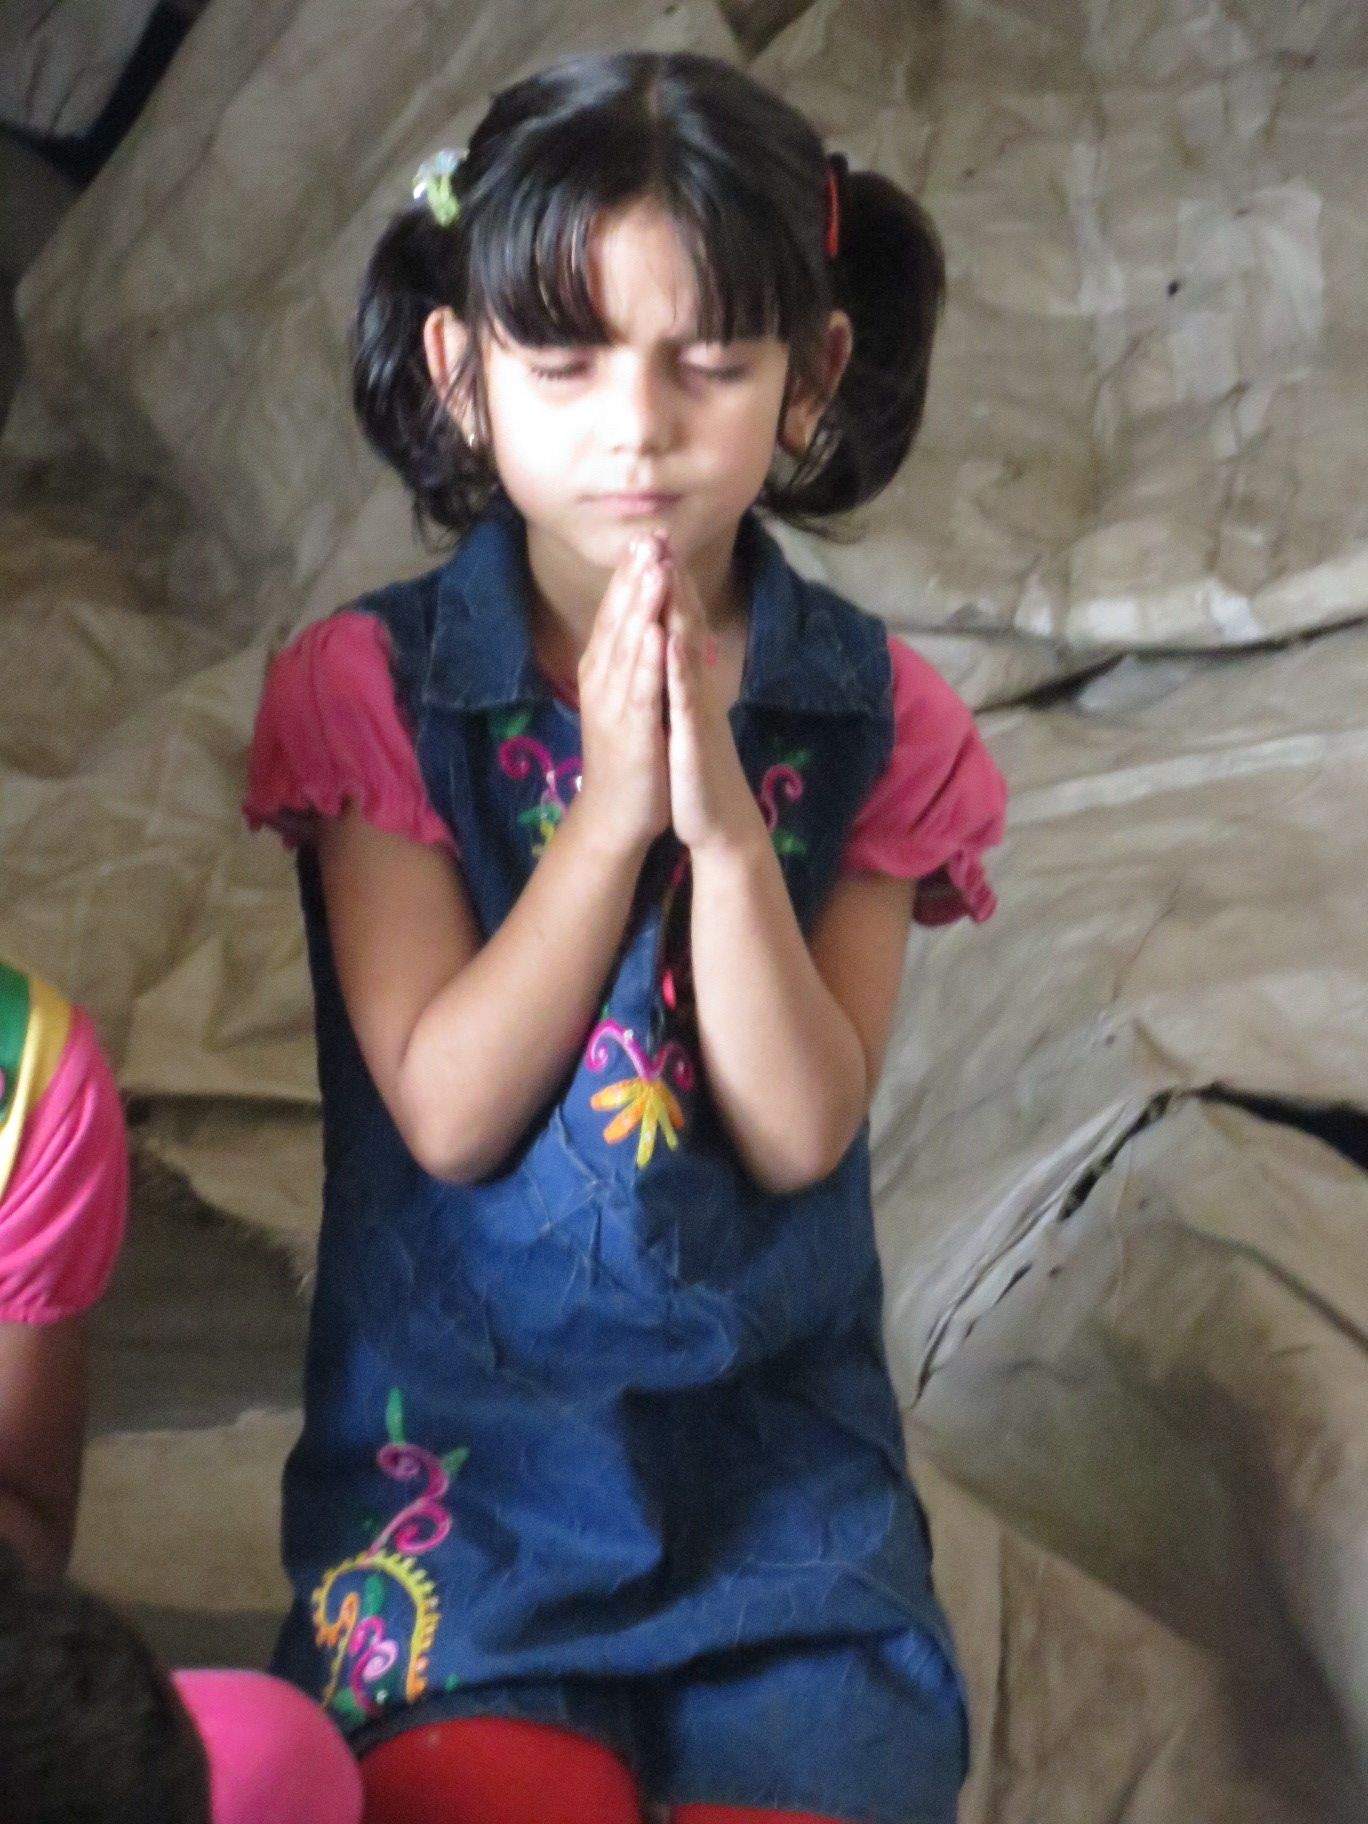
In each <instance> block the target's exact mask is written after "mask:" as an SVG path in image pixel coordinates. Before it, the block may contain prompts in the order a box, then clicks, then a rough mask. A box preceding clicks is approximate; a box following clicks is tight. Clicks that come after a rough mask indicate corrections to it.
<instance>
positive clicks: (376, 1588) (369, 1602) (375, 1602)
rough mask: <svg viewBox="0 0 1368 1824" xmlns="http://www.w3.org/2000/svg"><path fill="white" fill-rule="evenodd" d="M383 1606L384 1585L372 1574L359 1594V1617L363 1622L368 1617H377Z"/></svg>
mask: <svg viewBox="0 0 1368 1824" xmlns="http://www.w3.org/2000/svg"><path fill="white" fill-rule="evenodd" d="M384 1606H385V1585H384V1582H383V1580H382V1579H381V1578H379V1577H376V1576H375V1575H374V1574H372V1575H371V1576H369V1577H367V1579H366V1582H365V1586H364V1588H363V1590H362V1593H361V1616H362V1619H363V1620H364V1619H365V1618H366V1617H367V1616H369V1615H378V1614H379V1613H380V1611H381V1609H383V1608H384Z"/></svg>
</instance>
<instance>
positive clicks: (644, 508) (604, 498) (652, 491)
mask: <svg viewBox="0 0 1368 1824" xmlns="http://www.w3.org/2000/svg"><path fill="white" fill-rule="evenodd" d="M593 499H594V500H595V501H596V502H597V503H598V505H600V506H603V507H609V508H614V509H616V510H618V511H620V512H638V513H659V512H661V511H662V509H664V508H665V507H672V506H673V505H674V504H675V502H676V501H677V500H679V499H680V496H679V495H678V494H669V493H666V492H665V491H664V489H659V488H632V489H623V490H622V491H621V492H617V493H609V494H595V495H594V496H593Z"/></svg>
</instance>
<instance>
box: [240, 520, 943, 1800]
mask: <svg viewBox="0 0 1368 1824" xmlns="http://www.w3.org/2000/svg"><path fill="white" fill-rule="evenodd" d="M737 555H738V561H739V562H740V564H741V565H742V566H743V571H742V574H743V576H744V577H745V580H746V584H747V589H748V596H749V602H750V620H749V632H748V639H747V652H746V658H745V665H744V672H743V679H742V685H741V691H740V695H739V698H738V701H737V702H736V704H735V705H734V706H733V708H732V710H731V712H730V718H731V727H732V731H733V734H734V736H735V739H736V742H737V747H738V751H739V753H740V756H741V760H742V763H743V766H744V768H745V772H746V776H747V778H748V780H749V782H750V784H751V787H752V790H753V791H754V793H755V795H756V797H757V800H758V802H759V804H760V806H761V809H762V811H763V813H764V817H765V822H766V824H767V826H768V828H769V830H770V833H771V839H772V841H773V843H774V846H775V850H776V852H777V855H778V857H779V860H780V863H781V865H782V868H783V872H784V877H785V880H786V883H787V885H788V889H789V892H790V895H791V897H792V900H793V904H794V908H795V911H796V915H797V917H798V920H799V923H800V925H801V927H802V928H803V930H804V931H805V932H810V930H811V927H812V924H813V921H814V919H815V917H816V915H817V914H818V912H819V911H820V909H821V907H822V905H823V902H824V900H825V898H826V896H827V894H828V892H829V890H830V888H831V887H832V885H833V882H834V880H835V877H836V874H837V870H838V867H839V863H840V857H841V853H842V848H843V844H844V841H845V838H846V835H847V832H848V831H849V828H850V826H851V823H852V821H853V819H854V818H855V816H856V813H857V811H858V810H859V808H860V806H861V804H862V802H863V801H864V799H865V797H866V796H867V794H868V792H869V790H870V788H871V786H872V785H873V783H874V781H875V780H876V779H877V778H878V776H879V774H880V772H881V771H882V769H883V768H884V766H885V764H886V762H887V760H888V756H889V753H890V751H891V745H892V738H893V721H892V680H891V667H890V661H889V657H888V649H887V639H886V634H885V631H884V629H883V627H882V624H881V623H880V622H878V621H877V620H875V619H874V618H873V617H872V616H869V615H867V614H864V613H863V612H861V611H860V610H859V609H857V608H855V607H853V606H852V605H851V604H849V603H848V602H846V601H844V600H842V599H841V598H840V597H839V596H837V595H835V594H833V593H832V592H831V591H829V590H827V589H824V588H822V587H819V586H817V585H815V584H811V583H808V582H805V581H804V580H802V579H801V578H799V577H798V575H797V574H796V572H794V571H793V570H792V569H791V567H790V566H789V565H788V563H787V561H786V560H785V558H784V556H783V554H782V552H781V551H780V549H779V547H778V545H777V544H776V543H775V541H774V540H773V539H772V538H771V537H770V535H769V534H768V533H767V532H766V531H765V530H764V529H763V527H762V526H761V525H760V523H759V521H758V520H757V519H756V518H755V517H754V515H747V516H746V518H745V519H744V520H743V521H742V524H741V528H740V533H739V538H738V547H737ZM528 600H529V582H528V572H527V563H526V544H525V531H524V528H523V524H522V521H521V519H520V518H519V517H518V515H517V514H516V513H515V512H514V511H513V509H512V508H511V507H509V506H508V505H507V504H506V503H499V504H496V505H495V506H494V507H492V508H491V509H490V510H489V511H488V512H487V513H486V514H485V515H484V517H483V518H482V519H481V520H480V521H479V522H478V523H477V524H476V526H475V527H474V528H473V529H472V530H471V531H470V532H469V533H468V534H467V536H466V537H465V539H464V540H463V541H462V543H461V544H460V546H459V547H458V548H457V550H456V552H455V553H454V554H453V556H452V557H451V558H450V560H449V561H448V562H447V563H446V564H445V565H443V566H442V567H441V568H440V569H438V570H435V571H432V572H430V573H429V574H428V575H426V576H423V577H419V578H417V579H415V580H413V581H411V582H406V583H400V584H396V585H393V586H391V587H389V588H386V589H383V590H380V591H378V592H376V593H374V594H372V595H369V596H367V597H365V598H363V599H362V600H361V601H360V602H359V603H356V604H353V607H360V608H361V609H364V610H365V611H367V612H370V613H373V614H375V615H377V616H379V617H380V618H381V620H382V621H383V623H384V625H385V628H386V629H387V631H388V634H389V642H390V647H391V651H392V654H393V669H394V677H395V686H396V691H397V694H398V698H399V702H400V705H401V707H402V708H403V710H404V711H405V712H406V714H407V717H408V720H409V725H410V728H411V729H412V731H413V734H414V738H415V744H416V749H417V754H418V760H419V764H420V767H421V771H422V776H423V781H424V784H425V786H426V789H427V792H428V795H429V797H430V799H431V802H432V804H433V806H434V807H435V808H436V809H437V811H438V813H439V815H440V816H441V817H443V818H444V819H445V821H446V822H447V824H448V825H449V826H450V829H451V832H452V834H453V836H454V839H455V842H456V846H457V851H458V854H459V860H460V867H461V872H462V876H463V879H464V881H465V884H466V887H467V889H468V891H469V894H470V897H471V900H472V903H473V906H474V908H475V911H476V915H477V918H478V922H479V925H480V927H481V931H482V933H483V935H484V936H486V937H487V936H488V935H489V934H490V933H492V932H493V931H494V930H496V929H497V927H498V925H499V924H500V922H501V921H502V920H503V919H504V917H505V916H506V915H507V914H508V912H509V910H510V908H511V907H512V906H513V904H514V902H515V901H516V899H517V897H518V895H519V893H520V892H521V891H522V888H523V886H524V884H525V882H526V881H527V878H528V876H529V874H530V873H531V871H532V869H533V868H534V867H535V865H536V862H537V858H538V856H539V855H540V854H541V853H542V852H543V850H544V849H545V847H546V846H547V844H548V843H550V842H553V841H554V840H555V837H556V830H557V826H558V824H559V822H560V819H561V817H562V816H563V815H564V812H565V811H566V809H567V808H568V806H569V805H570V803H571V802H572V801H573V798H574V794H575V792H576V790H577V789H578V786H579V783H580V759H579V753H580V746H579V720H578V717H577V715H576V714H575V712H574V711H573V710H572V709H571V708H569V707H568V706H567V705H566V704H564V703H563V702H561V701H560V700H559V699H557V698H556V696H555V695H554V694H553V692H552V691H551V689H550V687H549V685H548V683H547V681H546V680H545V678H544V677H543V675H542V674H541V672H540V671H539V669H538V667H537V665H536V662H535V660H534V657H533V654H532V651H531V647H530V643H529V639H528V635H527V624H528V623H527V605H528ZM299 869H300V881H301V889H302V896H303V904H304V914H305V924H306V932H307V939H308V948H309V958H310V966H311V970H312V975H313V984H314V992H315V1007H316V1026H317V1037H318V1052H319V1074H320V1083H321V1088H322V1098H323V1110H324V1150H325V1191H324V1215H323V1226H322V1233H321V1238H320V1243H319V1255H318V1273H317V1279H316V1284H315V1292H314V1300H313V1311H312V1319H311V1327H310V1341H309V1351H308V1362H307V1371H306V1389H305V1410H304V1428H303V1434H302V1436H301V1438H300V1440H299V1442H298V1444H297V1445H296V1447H295V1449H294V1450H293V1452H292V1453H291V1455H290V1458H289V1461H288V1463H287V1466H286V1471H285V1482H284V1543H285V1560H286V1567H287V1570H288V1572H289V1575H290V1579H291V1582H292V1585H293V1588H294V1603H293V1606H292V1608H291V1611H290V1613H289V1615H288V1617H287V1619H286V1622H285V1624H284V1627H283V1630H282V1633H281V1637H280V1641H279V1646H278V1649H277V1654H276V1659H275V1669H276V1670H277V1671H279V1672H281V1673H283V1674H284V1675H286V1676H288V1677H290V1678H292V1679H293V1680H294V1681H295V1682H296V1683H298V1684H299V1685H301V1686H302V1687H303V1688H304V1689H305V1690H307V1691H309V1692H311V1693H313V1694H314V1695H315V1696H316V1697H318V1698H319V1699H321V1700H322V1702H323V1703H324V1704H325V1705H326V1706H327V1707H328V1708H329V1710H330V1711H331V1713H332V1714H333V1715H334V1716H335V1717H336V1718H337V1720H338V1721H339V1723H340V1724H341V1725H342V1726H343V1728H344V1729H345V1730H346V1731H347V1732H348V1734H349V1736H350V1737H351V1739H352V1741H353V1744H354V1746H355V1747H356V1748H357V1750H358V1751H359V1752H364V1751H365V1750H366V1749H367V1748H368V1747H371V1746H373V1745H375V1744H376V1743H377V1742H379V1741H382V1740H384V1739H386V1738H387V1737H389V1736H391V1735H394V1734H396V1733H398V1732H399V1731H401V1730H404V1729H411V1728H414V1727H416V1726H418V1725H420V1724H426V1723H430V1722H434V1721H438V1720H441V1719H444V1718H450V1717H459V1716H468V1715H501V1716H509V1717H518V1718H525V1719H528V1720H532V1721H541V1722H546V1723H552V1724H557V1725H560V1726H562V1727H568V1728H572V1729H576V1730H579V1731H580V1732H582V1733H584V1734H586V1735H589V1736H591V1737H594V1738H595V1739H597V1740H600V1741H602V1742H604V1743H606V1744H607V1745H608V1746H610V1747H612V1748H613V1749H614V1750H616V1752H617V1753H619V1754H620V1755H621V1756H622V1757H623V1758H624V1759H625V1760H626V1761H627V1762H628V1764H629V1765H630V1766H631V1767H632V1768H633V1770H634V1771H635V1773H636V1775H637V1777H638V1779H639V1781H640V1783H641V1787H642V1790H643V1793H644V1794H645V1796H646V1797H647V1798H649V1799H651V1800H653V1801H658V1802H661V1803H665V1804H682V1803H689V1802H693V1803H709V1802H710V1803H714V1804H733V1805H750V1806H757V1807H770V1808H775V1809H785V1810H795V1811H809V1812H817V1813H820V1814H824V1815H827V1816H830V1817H834V1818H848V1819H859V1820H872V1821H874V1824H946V1821H947V1820H949V1819H951V1818H953V1816H954V1811H955V1796H956V1793H957V1791H958V1788H959V1786H960V1784H961V1781H962V1779H963V1775H964V1771H965V1761H966V1754H967V1729H966V1717H965V1706H964V1695H963V1689H962V1685H961V1681H960V1678H959V1674H958V1671H957V1668H956V1665H955V1660H954V1653H953V1649H952V1646H951V1642H950V1638H949V1634H948V1630H947V1628H946V1624H945V1621H944V1618H943V1615H942V1613H941V1611H940V1608H939V1606H938V1604H937V1602H936V1598H935V1596H934V1593H933V1591H932V1588H931V1582H930V1542H929V1536H928V1532H927V1528H926V1523H925V1519H924V1516H923V1513H922V1510H921V1506H920V1504H919V1502H918V1499H917V1496H916V1494H915V1492H914V1490H913V1488H912V1486H911V1484H910V1482H909V1480H908V1477H907V1473H906V1469H905V1465H904V1458H903V1442H902V1435H901V1428H900V1424H899V1418H898V1411H897V1405H896V1402H895V1399H894V1395H893V1390H892V1386H891V1384H890V1380H889V1376H888V1371H887V1365H886V1360H885V1355H884V1349H883V1342H882V1329H881V1297H882V1287H881V1278H880V1270H879V1262H878V1258H877V1255H876V1252H875V1246H874V1228H873V1219H872V1211H871V1201H870V1166H869V1151H868V1127H867V1124H866V1125H865V1126H864V1127H862V1129H861V1131H860V1133H859V1134H858V1135H857V1137H856V1138H855V1140H854V1141H853V1142H852V1143H851V1145H850V1147H849V1149H848V1151H847V1153H846V1155H845V1157H844V1158H843V1159H842V1160H841V1162H840V1164H839V1165H838V1166H837V1167H836V1169H835V1170H834V1171H833V1172H832V1173H831V1174H830V1175H829V1176H828V1177H827V1178H825V1179H823V1180H822V1181H821V1182H820V1183H817V1184H815V1185H812V1186H810V1187H808V1188H806V1189H803V1190H800V1191H797V1192H793V1193H784V1194H773V1193H769V1192H766V1191H764V1190H762V1189H761V1188H760V1187H759V1186H757V1185H756V1184H755V1183H754V1182H753V1181H752V1180H751V1179H750V1178H749V1177H748V1175H747V1174H746V1172H745V1171H744V1170H743V1169H742V1167H741V1165H740V1163H739V1161H738V1160H737V1158H736V1156H735V1153H734V1150H733V1149H732V1147H731V1146H730V1145H729V1143H728V1141H727V1138H726V1135H725V1133H724V1130H723V1128H722V1126H721V1124H720V1121H719V1119H718V1116H717V1113H716V1110H715V1108H714V1107H713V1105H712V1103H711V1101H710V1098H709V1094H708V1088H707V1083H706V1080H705V1078H704V1075H703V1070H702V1065H701V1061H700V1056H699V1047H698V1033H697V1026H696V1021H695V1017H694V999H693V992H692V982H691V977H690V969H689V907H690V890H691V880H690V871H689V862H688V853H687V851H686V850H685V849H683V848H682V847H681V845H680V844H679V842H678V841H677V839H676V838H675V837H674V835H673V833H672V832H668V831H667V832H666V833H665V834H664V835H662V836H661V837H660V838H659V839H658V840H657V842H656V843H655V844H654V845H653V846H652V848H651V850H650V851H649V853H648V855H647V857H646V860H645V862H644V864H643V867H642V870H641V874H640V877H639V880H638V885H637V890H636V893H635V897H634V902H633V906H632V909H631V913H630V916H629V919H628V922H627V926H626V929H625V932H624V935H623V938H622V941H621V944H620V947H619V949H618V952H617V955H616V958H615V960H614V962H613V964H612V966H611V968H610V970H609V972H608V976H607V979H606V983H605V988H604V998H603V1001H602V1005H601V1007H600V1009H599V1011H598V1015H597V1017H596V1019H595V1020H594V1022H593V1024H592V1026H591V1028H590V1030H588V1031H587V1032H586V1033H585V1036H584V1043H583V1046H582V1048H581V1049H580V1052H579V1054H578V1058H577V1062H576V1063H575V1065H574V1066H573V1068H572V1069H571V1070H569V1071H568V1073H567V1074H566V1076H565V1077H564V1079H563V1080H562V1081H561V1082H559V1083H558V1084H557V1085H556V1086H555V1088H554V1091H553V1092H552V1093H551V1095H550V1096H549V1098H548V1099H547V1101H546V1102H545V1104H544V1105H543V1107H542V1108H541V1110H540V1112H539V1114H538V1115H537V1117H536V1118H535V1119H534V1120H533V1122H532V1123H531V1125H530V1126H529V1128H528V1130H527V1132H526V1133H525V1134H524V1135H523V1136H522V1138H521V1140H520V1141H519V1143H518V1144H517V1146H516V1147H515V1149H514V1150H513V1152H512V1153H511V1154H510V1155H509V1156H508V1157H507V1158H506V1159H505V1160H504V1161H503V1163H502V1164H501V1165H500V1166H499V1168H498V1169H497V1170H496V1171H495V1172H494V1173H493V1174H491V1175H490V1176H488V1177H486V1178H484V1179H482V1180H480V1181H479V1182H477V1183H473V1184H451V1183H446V1182H443V1181H440V1180H438V1179H436V1178H433V1177H431V1176H429V1175H428V1174H427V1173H425V1172H424V1171H423V1170H422V1169H421V1168H420V1167H419V1166H418V1165H417V1164H416V1162H415V1161H414V1160H413V1158H412V1157H411V1155H410V1154H409V1152H408V1150H407V1148H406V1147H405V1145H404V1142H403V1140H402V1139H401V1137H400V1135H399V1133H398V1130H397V1129H396V1127H395V1125H394V1123H393V1121H392V1120H391V1118H390V1116H389V1114H388V1113H387V1111H386V1109H385V1107H384V1105H383V1103H382V1102H381V1099H380V1097H379V1095H378V1094H377V1092H376V1089H375V1087H374V1085H373V1083H372V1082H371V1079H370V1077H369V1074H368V1073H367V1071H366V1068H365V1065H364V1063H363V1061H362V1059H361V1055H360V1052H359V1050H358V1048H357V1044H356V1040H355V1038H354V1036H353V1033H352V1030H351V1027H350V1024H349V1021H348V1018H347V1013H346V1009H345V1006H344V1004H343V999H342V995H341V993H340V990H339V987H338V982H337V978H336V974H335V970H334V965H333V960H332V956H331V953H330V950H329V944H328V937H327V925H326V920H325V917H324V908H323V903H322V898H321V893H320V888H319V881H318V872H317V866H316V862H315V859H314V856H313V853H312V851H311V850H310V849H309V848H308V847H307V846H306V847H305V848H303V849H302V850H301V851H300V859H299ZM545 992H546V993H547V994H550V995H553V994H556V993H557V992H559V985H558V983H557V982H556V981H555V980H554V978H550V979H548V980H547V982H546V984H545Z"/></svg>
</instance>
